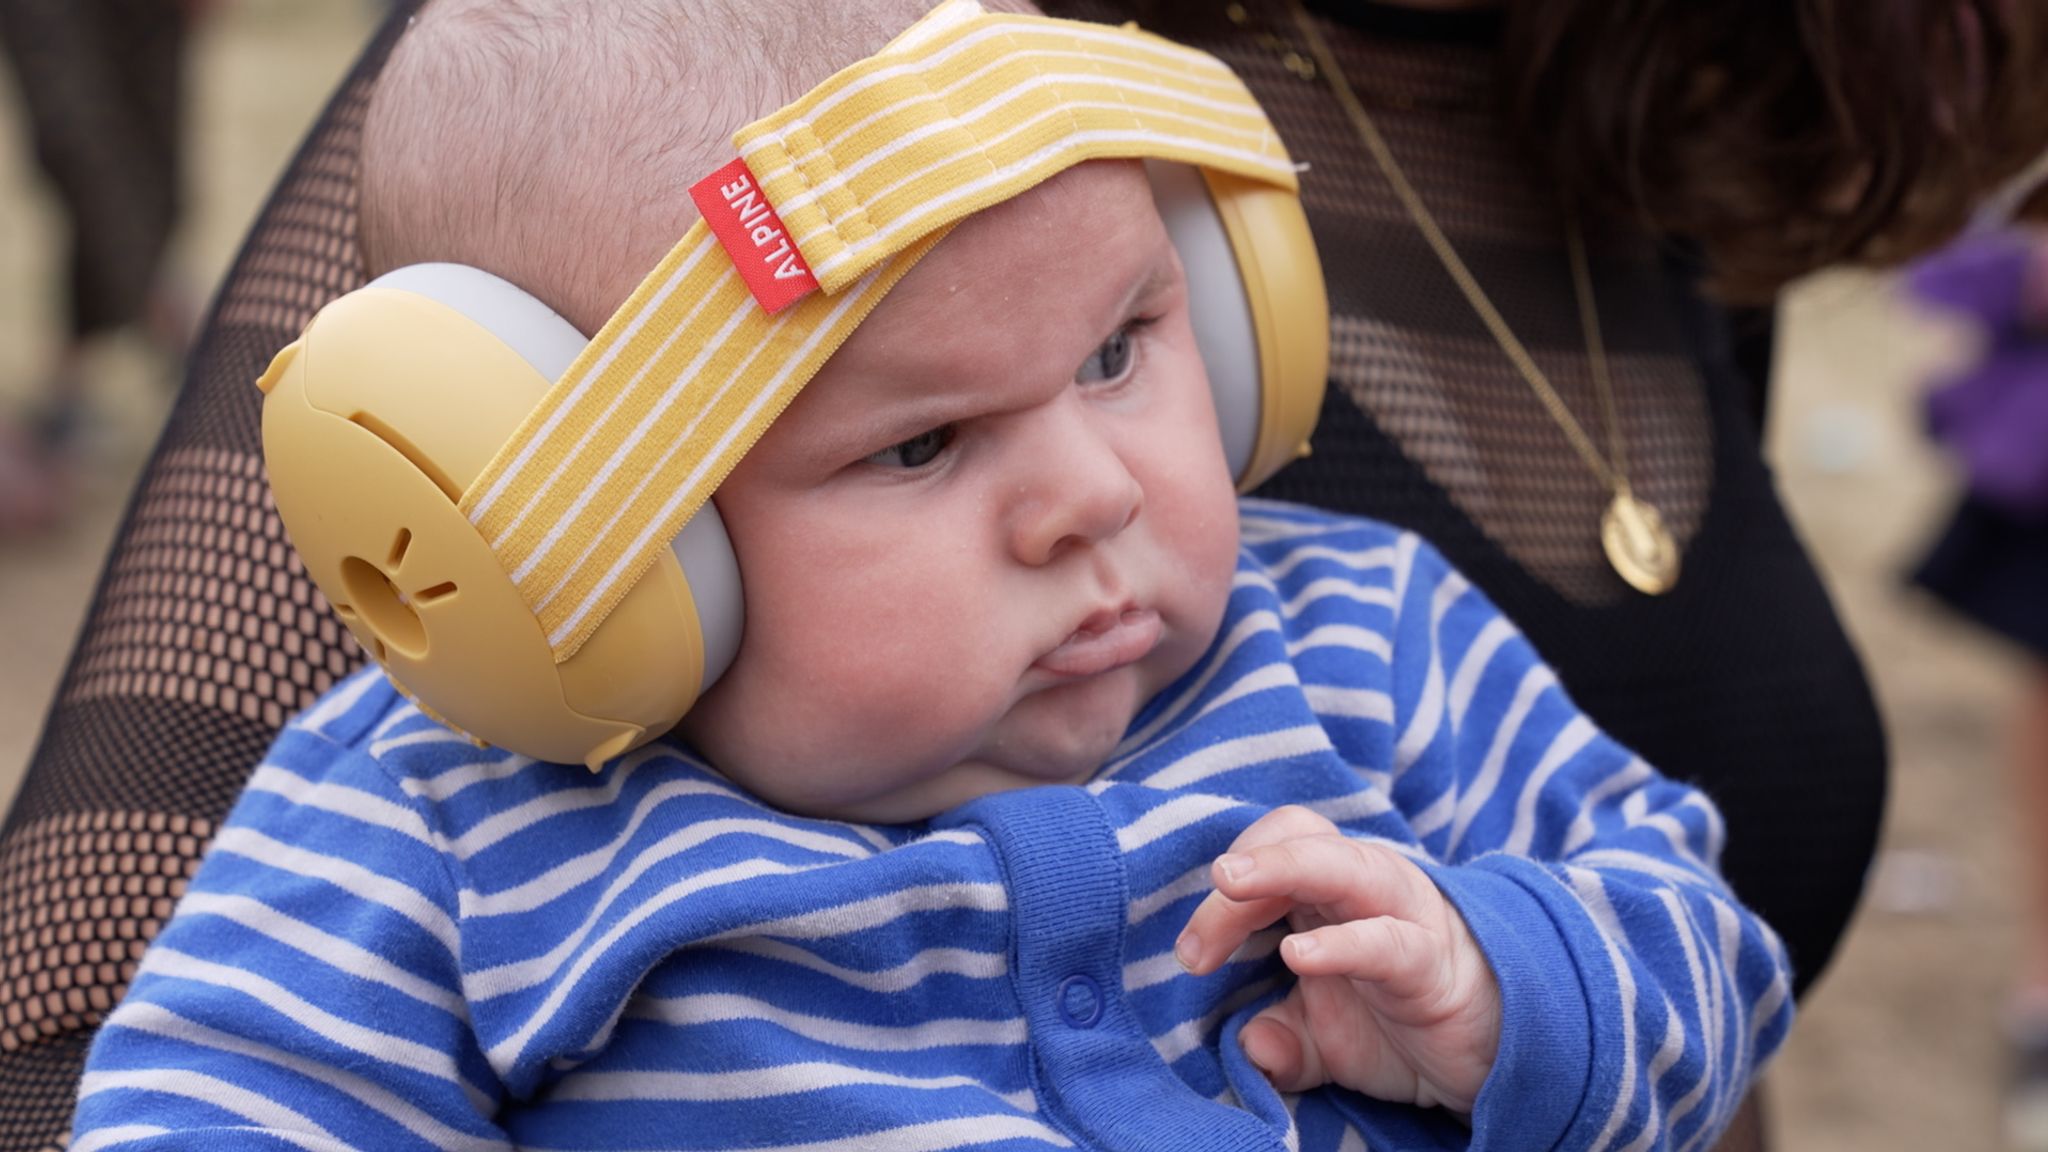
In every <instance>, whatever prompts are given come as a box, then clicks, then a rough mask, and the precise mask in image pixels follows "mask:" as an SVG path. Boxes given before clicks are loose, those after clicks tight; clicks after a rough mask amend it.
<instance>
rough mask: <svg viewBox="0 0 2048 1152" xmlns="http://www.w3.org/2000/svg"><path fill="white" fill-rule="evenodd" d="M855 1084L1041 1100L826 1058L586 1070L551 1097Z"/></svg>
mask: <svg viewBox="0 0 2048 1152" xmlns="http://www.w3.org/2000/svg"><path fill="white" fill-rule="evenodd" d="M854 1085H876V1086H880V1087H886V1088H909V1089H913V1090H916V1091H923V1092H941V1091H945V1090H947V1089H951V1088H972V1089H975V1090H977V1091H978V1092H979V1093H983V1094H986V1095H989V1096H993V1097H995V1098H996V1099H998V1100H1001V1101H1002V1102H1003V1103H1005V1104H1007V1105H1009V1106H1010V1107H1012V1108H1015V1109H1016V1110H1017V1111H1019V1112H1036V1111H1037V1110H1038V1100H1037V1098H1036V1097H1034V1096H1033V1095H1032V1092H1031V1090H1030V1089H1028V1088H1026V1089H1024V1090H1022V1091H1019V1092H997V1091H995V1090H994V1089H992V1088H990V1087H989V1086H988V1085H986V1084H984V1083H982V1082H981V1081H980V1080H977V1079H975V1078H974V1077H972V1076H899V1075H896V1074H894V1073H891V1072H879V1071H875V1070H874V1069H870V1068H854V1067H850V1066H848V1065H845V1064H833V1063H828V1062H825V1061H813V1062H810V1063H804V1064H774V1065H769V1066H767V1067H764V1068H745V1069H742V1070H740V1071H737V1072H586V1073H581V1074H578V1075H573V1076H570V1077H568V1078H566V1079H564V1080H563V1081H562V1082H561V1083H560V1084H558V1085H557V1086H555V1087H554V1088H553V1089H552V1090H550V1091H549V1093H548V1099H549V1100H655V1101H661V1102H664V1103H673V1102H675V1101H679V1100H687V1101H691V1102H698V1101H730V1100H765V1099H770V1098H772V1097H776V1096H799V1095H803V1094H804V1093H808V1092H817V1091H821V1090H823V1089H827V1088H844V1087H849V1086H854ZM806 1107H811V1108H826V1109H829V1108H830V1107H831V1104H830V1103H829V1102H827V1101H811V1102H809V1103H808V1104H807V1105H806Z"/></svg>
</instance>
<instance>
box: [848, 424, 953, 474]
mask: <svg viewBox="0 0 2048 1152" xmlns="http://www.w3.org/2000/svg"><path fill="white" fill-rule="evenodd" d="M952 442H953V426H952V425H951V424H941V425H939V426H938V427H937V428H933V429H930V430H929V431H925V432H919V433H918V434H917V435H915V436H912V437H911V438H910V439H908V440H905V441H903V442H902V443H900V444H891V445H890V446H889V447H887V448H884V449H882V450H881V451H880V452H877V453H875V454H874V455H872V456H870V457H868V463H870V464H878V465H880V466H881V467H884V468H922V467H924V466H925V465H927V464H929V463H931V462H932V461H933V460H934V459H936V458H937V457H938V455H939V453H941V452H944V451H945V450H946V446H947V445H948V444H951V443H952Z"/></svg>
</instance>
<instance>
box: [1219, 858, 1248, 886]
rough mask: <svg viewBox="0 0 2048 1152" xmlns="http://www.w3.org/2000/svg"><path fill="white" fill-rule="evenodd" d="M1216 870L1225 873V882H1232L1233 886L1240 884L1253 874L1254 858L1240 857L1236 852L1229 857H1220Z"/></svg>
mask: <svg viewBox="0 0 2048 1152" xmlns="http://www.w3.org/2000/svg"><path fill="white" fill-rule="evenodd" d="M1216 868H1217V870H1218V871H1220V872H1222V873H1223V878H1224V879H1225V880H1228V881H1230V882H1231V883H1232V884H1239V883H1242V882H1243V881H1244V878H1245V877H1247V876H1249V875H1251V874H1252V858H1251V857H1249V856H1240V855H1238V854H1236V853H1234V852H1233V853H1231V854H1230V855H1227V856H1218V857H1217V858H1216Z"/></svg>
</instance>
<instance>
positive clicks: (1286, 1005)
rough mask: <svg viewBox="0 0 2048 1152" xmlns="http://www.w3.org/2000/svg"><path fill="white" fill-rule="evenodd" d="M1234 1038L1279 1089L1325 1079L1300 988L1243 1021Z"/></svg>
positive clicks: (1301, 1088) (1298, 1089) (1313, 1084)
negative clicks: (1242, 1025) (1310, 1031)
mask: <svg viewBox="0 0 2048 1152" xmlns="http://www.w3.org/2000/svg"><path fill="white" fill-rule="evenodd" d="M1237 1042H1238V1045H1239V1046H1240V1047H1242V1048H1243V1049H1244V1054H1245V1056H1246V1057H1248V1058H1249V1059H1250V1060H1251V1062H1252V1063H1253V1064H1255V1065H1257V1066H1258V1069H1259V1071H1261V1072H1264V1073H1265V1074H1266V1079H1267V1080H1268V1081H1270V1082H1271V1083H1272V1085H1273V1087H1274V1088H1277V1089H1279V1090H1280V1091H1282V1092H1305V1091H1307V1090H1308V1089H1310V1088H1314V1087H1316V1086H1318V1085H1321V1084H1326V1083H1328V1082H1329V1079H1330V1078H1329V1075H1328V1073H1326V1072H1325V1071H1324V1070H1323V1063H1322V1057H1321V1055H1320V1054H1319V1053H1318V1051H1317V1050H1316V1046H1315V1043H1314V1039H1313V1037H1312V1036H1311V1035H1310V1033H1309V1028H1308V1011H1307V1008H1306V1006H1305V1005H1304V1004H1303V1002H1302V996H1301V989H1300V988H1299V987H1297V988H1295V989H1294V991H1292V992H1289V993H1288V994H1287V998H1286V999H1285V1000H1282V1001H1280V1002H1279V1003H1278V1004H1275V1005H1272V1006H1271V1007H1269V1008H1267V1009H1266V1010H1264V1011H1262V1012H1260V1013H1259V1014H1258V1015H1257V1016H1254V1017H1252V1018H1251V1019H1250V1020H1247V1021H1245V1023H1244V1027H1243V1028H1240V1029H1238V1032H1237Z"/></svg>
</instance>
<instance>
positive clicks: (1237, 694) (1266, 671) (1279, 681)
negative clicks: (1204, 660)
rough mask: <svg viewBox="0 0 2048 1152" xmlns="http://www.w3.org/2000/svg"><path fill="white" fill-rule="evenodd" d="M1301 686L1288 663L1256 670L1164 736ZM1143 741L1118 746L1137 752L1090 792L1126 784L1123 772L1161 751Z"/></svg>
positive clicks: (1116, 763)
mask: <svg viewBox="0 0 2048 1152" xmlns="http://www.w3.org/2000/svg"><path fill="white" fill-rule="evenodd" d="M1222 663H1223V661H1222V660H1221V659H1218V660H1217V661H1215V663H1214V664H1212V666H1211V667H1210V668H1208V669H1206V670H1205V671H1204V673H1203V678H1202V682H1201V683H1198V684H1196V685H1194V686H1192V687H1191V688H1190V689H1189V690H1188V694H1187V695H1185V696H1183V697H1182V698H1181V700H1180V703H1187V702H1189V701H1191V700H1194V699H1197V698H1199V695H1200V690H1201V688H1202V687H1203V686H1204V685H1205V684H1206V683H1207V680H1208V678H1209V677H1210V676H1213V675H1214V674H1215V673H1216V672H1218V671H1221V667H1220V666H1221V664H1222ZM1300 686H1301V681H1300V680H1299V679H1297V678H1296V677H1295V674H1294V665H1292V664H1289V663H1287V662H1286V661H1284V660H1282V661H1278V662H1275V663H1267V664H1261V665H1260V666H1259V667H1257V668H1254V669H1252V670H1251V671H1250V672H1247V673H1245V674H1244V675H1243V676H1240V677H1238V678H1237V679H1236V680H1234V681H1232V682H1231V684H1230V686H1229V687H1227V688H1225V689H1223V690H1222V691H1220V692H1218V693H1216V694H1215V695H1214V696H1211V697H1209V698H1208V699H1206V700H1204V701H1202V706H1201V707H1200V708H1197V709H1195V711H1194V712H1192V713H1190V714H1187V715H1184V716H1182V717H1181V718H1180V721H1181V722H1180V723H1177V724H1175V725H1174V726H1173V729H1172V730H1171V731H1168V732H1166V733H1164V735H1167V736H1171V735H1173V734H1174V732H1178V731H1181V730H1183V729H1186V728H1189V727H1191V726H1193V725H1195V724H1198V723H1200V722H1201V720H1202V718H1203V717H1205V716H1207V715H1209V714H1210V713H1212V712H1214V711H1216V710H1217V709H1219V708H1224V707H1227V706H1229V705H1231V704H1233V703H1236V702H1237V701H1239V700H1243V699H1245V698H1246V697H1249V696H1256V695H1258V694H1259V693H1261V692H1271V691H1274V690H1276V689H1279V690H1285V689H1288V688H1298V687H1300ZM1146 727H1147V728H1150V727H1151V725H1149V724H1148V725H1146ZM1140 738H1142V734H1140V736H1133V737H1129V738H1126V739H1125V740H1124V741H1123V742H1122V743H1121V744H1119V745H1118V747H1119V748H1126V747H1128V748H1133V749H1134V750H1133V751H1131V752H1130V753H1128V754H1127V755H1124V756H1122V757H1120V758H1116V759H1112V760H1111V761H1110V762H1109V766H1108V767H1106V768H1104V769H1103V770H1102V771H1101V772H1099V773H1097V774H1096V777H1095V779H1094V781H1092V782H1091V783H1090V784H1089V785H1088V788H1089V790H1091V791H1094V792H1098V793H1099V792H1101V791H1103V790H1105V789H1107V788H1108V787H1110V786H1111V785H1114V784H1118V783H1121V782H1122V781H1121V780H1120V779H1119V778H1118V777H1119V776H1120V775H1121V774H1122V773H1123V772H1125V771H1126V770H1128V769H1129V768H1130V767H1131V766H1132V764H1133V763H1135V762H1136V761H1138V760H1141V759H1143V758H1144V757H1145V756H1146V755H1147V754H1148V753H1152V752H1155V751H1157V748H1156V746H1153V747H1146V746H1142V745H1137V744H1135V743H1134V741H1136V740H1138V739H1140Z"/></svg>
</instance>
